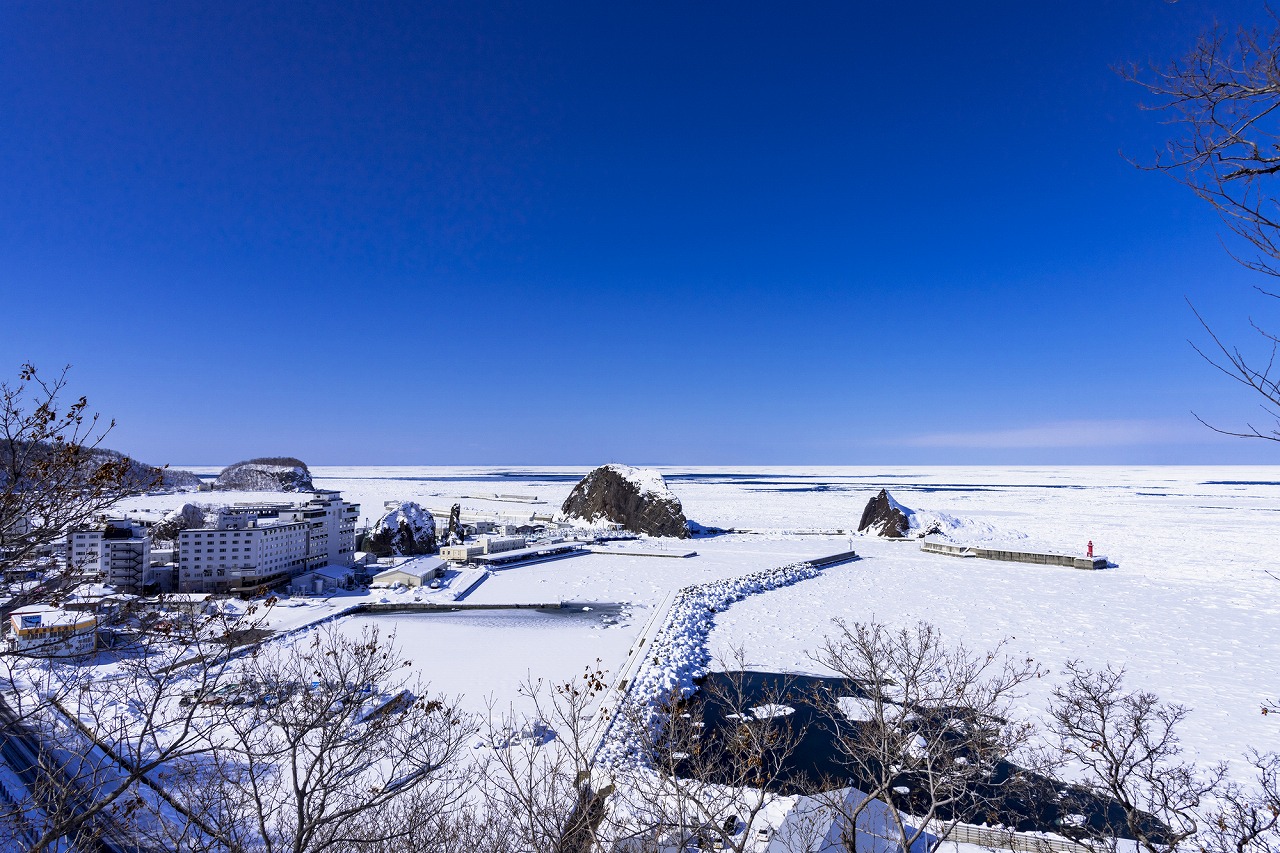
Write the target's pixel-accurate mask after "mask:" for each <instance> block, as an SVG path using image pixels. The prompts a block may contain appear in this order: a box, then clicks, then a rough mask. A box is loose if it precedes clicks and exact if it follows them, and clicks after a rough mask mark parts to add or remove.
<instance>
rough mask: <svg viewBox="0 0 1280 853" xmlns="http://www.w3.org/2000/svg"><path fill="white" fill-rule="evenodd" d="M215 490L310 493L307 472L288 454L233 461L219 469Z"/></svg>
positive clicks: (298, 461) (304, 467)
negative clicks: (231, 463) (220, 470)
mask: <svg viewBox="0 0 1280 853" xmlns="http://www.w3.org/2000/svg"><path fill="white" fill-rule="evenodd" d="M213 487H214V488H215V489H225V490H228V491H238V492H310V491H313V490H314V489H315V486H314V485H312V483H311V472H310V471H308V470H307V466H306V463H304V462H303V461H302V460H301V459H294V458H293V457H292V456H268V457H262V458H259V459H249V460H247V461H244V462H237V463H236V464H234V465H228V466H227V467H226V468H223V469H222V473H220V474H219V475H218V479H216V480H214V481H213Z"/></svg>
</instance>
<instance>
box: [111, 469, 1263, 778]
mask: <svg viewBox="0 0 1280 853" xmlns="http://www.w3.org/2000/svg"><path fill="white" fill-rule="evenodd" d="M197 470H199V471H201V472H205V471H209V472H214V473H216V469H197ZM588 470H589V469H588V468H586V467H583V468H519V469H516V468H506V469H493V468H485V469H482V468H370V467H365V468H322V467H317V468H313V469H312V474H313V476H314V479H315V484H316V486H317V487H318V488H327V489H339V490H341V491H342V492H343V494H344V496H345V497H346V498H347V499H348V500H354V501H358V502H360V503H361V504H362V522H363V523H367V522H369V521H372V520H374V519H376V518H377V517H378V516H379V515H380V514H381V511H382V506H383V502H384V501H385V500H414V501H417V502H419V503H421V504H422V505H423V506H426V507H430V508H441V507H445V508H447V507H448V506H449V505H450V504H452V503H454V502H460V503H462V505H463V507H464V509H467V510H473V511H476V512H493V513H497V514H501V515H503V516H505V517H508V518H511V519H519V518H524V519H527V518H529V517H530V515H532V514H534V513H537V514H540V515H545V514H550V513H554V512H555V511H557V510H558V509H559V505H560V503H561V502H562V501H563V500H564V498H565V497H566V496H567V495H568V493H569V491H570V490H571V489H572V487H573V485H574V484H575V483H576V482H577V480H578V478H580V477H581V476H582V475H584V474H585V473H586V472H587V471H588ZM659 470H660V472H661V473H662V474H663V476H664V477H665V479H666V483H667V485H668V486H669V487H670V488H671V490H672V491H673V492H674V493H675V494H676V495H677V496H678V497H679V498H680V499H681V501H682V502H683V504H684V510H685V513H686V515H687V516H688V517H689V518H690V519H692V520H695V521H697V522H699V523H701V524H703V525H714V526H717V527H722V528H736V529H738V530H749V531H752V532H750V533H733V534H729V535H724V536H717V537H712V538H706V539H697V540H693V541H691V542H680V543H674V542H672V541H669V540H668V541H658V540H651V541H646V542H641V543H632V544H631V545H630V546H629V547H628V550H634V546H635V545H636V544H638V545H641V546H643V547H652V548H654V549H655V550H656V549H666V550H673V549H681V550H685V549H688V550H696V551H697V552H698V556H696V557H691V558H687V559H671V558H660V557H635V556H617V555H604V554H592V555H588V556H580V557H573V558H569V559H563V560H555V561H551V562H547V563H540V564H536V565H531V566H525V567H521V566H514V567H511V568H506V569H501V570H499V571H496V572H494V573H493V574H492V575H491V576H490V577H489V578H487V579H486V580H485V581H484V583H482V584H481V585H480V586H478V587H477V588H476V589H475V590H474V591H473V592H472V593H471V594H470V595H469V596H467V599H466V600H467V602H469V603H520V602H552V601H576V602H605V603H618V604H625V605H627V607H626V608H624V610H623V611H622V612H621V614H620V615H619V617H618V618H617V621H616V622H615V623H613V624H607V623H605V622H604V621H603V620H602V619H596V618H594V617H593V616H591V614H590V612H588V614H587V616H586V617H581V616H574V617H568V616H548V615H545V614H537V613H520V612H516V613H510V612H504V613H496V612H495V613H489V614H475V613H465V614H454V615H449V616H440V615H438V614H423V615H417V614H414V615H395V616H391V615H379V616H361V617H347V618H348V619H350V620H351V623H352V627H353V628H355V627H357V626H358V623H359V620H377V621H379V622H380V624H382V625H384V626H386V625H394V627H395V628H396V630H397V634H398V638H399V640H400V642H401V644H402V645H403V646H404V647H405V649H406V651H407V652H408V653H409V655H410V656H411V657H412V658H413V659H414V660H415V662H417V663H419V665H420V666H422V668H423V670H424V672H425V673H426V675H427V676H428V677H429V678H430V679H431V681H432V683H433V686H434V687H435V688H436V689H438V690H441V691H443V692H446V693H450V694H457V693H465V694H467V696H468V701H467V704H468V705H470V706H473V707H474V706H475V705H476V704H477V703H478V702H480V701H481V699H480V697H483V696H486V695H489V694H492V695H494V696H495V697H496V698H497V699H498V700H499V702H500V703H502V702H505V701H506V700H507V699H509V698H511V697H512V695H513V693H514V689H515V686H516V684H517V683H518V682H519V681H520V680H521V679H523V678H524V677H525V676H526V675H527V674H528V675H532V676H534V677H535V678H536V677H539V676H542V677H547V678H553V679H562V678H564V677H568V676H571V675H573V674H576V673H580V672H582V670H583V669H584V667H586V666H587V665H590V664H592V663H593V662H594V661H595V659H596V658H597V657H598V658H600V659H601V660H602V661H603V662H604V666H605V667H606V668H607V669H609V670H612V671H616V670H617V669H618V668H619V667H620V666H621V665H622V663H623V660H624V659H625V657H626V654H627V652H628V650H629V648H630V644H631V642H632V641H633V640H634V638H635V636H636V634H637V633H638V632H639V630H640V626H641V625H642V624H643V623H644V621H645V620H646V619H647V618H648V615H649V612H650V610H649V608H651V607H653V606H654V605H655V604H656V603H657V602H658V601H660V600H661V599H662V598H663V597H664V596H665V595H666V594H667V593H668V592H670V591H673V590H675V589H679V588H682V587H685V586H688V585H690V584H694V583H702V582H705V581H708V580H715V579H719V578H731V577H737V576H740V575H745V574H747V573H749V572H753V571H758V570H761V569H766V568H771V567H775V566H781V565H784V564H787V563H791V562H795V561H797V560H802V559H804V558H807V557H813V556H819V555H824V554H830V553H833V552H836V551H842V550H845V549H846V548H848V546H849V538H848V531H849V529H850V528H851V527H852V526H854V525H856V523H857V519H858V518H859V516H860V515H861V512H862V509H863V507H864V506H865V504H866V502H867V500H868V499H869V498H871V497H872V496H873V495H874V494H875V493H876V492H877V491H878V490H879V489H880V488H882V487H884V488H887V489H889V491H890V492H891V494H892V495H893V496H894V497H895V498H896V499H897V500H898V501H900V502H901V503H902V504H904V505H905V506H907V507H909V508H911V509H914V510H916V511H917V512H918V513H919V514H920V516H921V518H929V517H932V518H937V519H940V520H942V521H944V522H945V524H944V528H945V529H947V530H949V531H950V533H951V536H952V537H953V538H954V539H956V540H957V541H961V542H968V543H979V542H983V543H997V542H1007V543H1016V544H1018V545H1019V546H1021V547H1028V548H1037V547H1043V548H1051V549H1053V550H1057V551H1070V552H1082V551H1083V549H1084V546H1085V543H1086V542H1087V541H1089V540H1092V541H1093V543H1094V545H1095V550H1096V552H1097V553H1100V554H1105V555H1106V556H1108V557H1109V558H1110V559H1111V560H1112V561H1113V562H1114V563H1116V564H1117V567H1116V568H1113V569H1109V570H1105V571H1099V572H1088V571H1079V570H1073V569H1066V568H1056V567H1041V566H1031V565H1022V564H1016V563H996V562H987V561H982V560H975V559H968V560H962V559H957V558H951V557H945V556H939V555H930V554H923V553H921V552H920V551H919V547H918V543H915V542H886V541H881V540H873V539H867V538H863V537H856V538H855V539H854V540H853V545H854V547H855V549H856V550H858V551H859V553H861V554H862V555H863V556H864V559H863V560H861V561H859V562H857V563H853V564H848V565H843V566H836V567H833V568H831V569H829V570H825V571H823V572H822V573H821V574H820V575H819V576H818V577H815V578H812V579H809V580H804V581H801V582H799V583H796V584H793V585H790V586H786V587H782V588H779V589H774V590H770V591H768V592H763V593H760V594H758V595H753V596H750V597H748V598H746V599H744V600H742V601H739V602H737V603H735V604H733V606H732V607H730V608H729V609H728V610H726V611H724V612H722V613H718V614H717V615H716V616H715V626H714V628H713V630H712V631H711V634H710V640H709V642H710V648H711V651H712V653H713V654H721V655H723V654H726V653H727V652H728V650H730V649H731V648H733V647H735V646H738V645H742V646H744V647H745V651H746V654H747V657H748V659H749V660H750V661H751V663H752V665H754V666H757V667H760V668H762V669H784V670H796V671H805V672H816V671H818V668H817V667H816V666H815V665H814V664H813V663H811V662H810V661H809V659H808V654H807V653H808V651H809V650H811V649H814V648H816V647H817V645H818V644H819V643H820V642H821V640H822V637H823V635H824V634H825V633H826V632H827V631H828V630H829V625H830V620H831V618H832V617H834V616H842V617H844V618H847V619H850V620H854V619H870V618H875V619H878V620H880V621H882V622H886V623H889V624H891V625H904V624H910V623H912V622H914V621H915V620H917V619H926V620H928V621H930V622H933V623H935V624H936V625H938V626H939V627H940V628H941V629H942V630H943V632H944V633H945V635H946V636H947V637H949V638H952V639H955V640H962V641H964V642H965V643H966V644H968V645H970V646H971V647H974V648H985V647H987V646H990V645H992V644H994V643H996V642H998V641H999V640H1001V639H1005V638H1008V639H1009V647H1008V648H1009V649H1010V651H1011V652H1012V653H1014V654H1025V655H1028V656H1030V657H1034V658H1035V659H1036V660H1037V661H1040V662H1041V663H1042V664H1043V665H1044V666H1045V667H1046V668H1048V669H1049V670H1051V671H1054V672H1056V671H1058V670H1060V669H1061V666H1062V664H1063V662H1065V661H1066V660H1068V659H1080V660H1083V661H1085V662H1087V663H1089V664H1091V665H1102V664H1104V663H1107V662H1111V663H1116V664H1123V665H1124V666H1126V668H1127V669H1128V671H1129V676H1130V682H1131V683H1132V684H1133V685H1134V686H1141V687H1144V688H1147V689H1150V690H1152V691H1154V692H1156V693H1158V694H1159V695H1160V696H1162V697H1163V698H1165V699H1168V700H1172V701H1177V702H1181V703H1183V704H1186V705H1188V706H1190V707H1191V708H1192V709H1193V710H1192V714H1191V716H1190V718H1189V720H1188V725H1187V728H1186V730H1185V732H1184V740H1185V742H1186V744H1187V745H1188V746H1189V747H1191V748H1192V749H1193V750H1194V751H1195V752H1196V753H1197V755H1198V756H1199V757H1200V758H1203V759H1206V760H1216V759H1220V758H1223V759H1230V758H1236V757H1238V756H1240V755H1241V754H1242V753H1243V751H1244V749H1245V747H1246V746H1249V745H1252V746H1256V747H1260V748H1271V749H1274V748H1280V719H1278V718H1277V717H1276V716H1270V717H1266V716H1263V715H1262V714H1260V712H1259V708H1260V705H1261V702H1262V701H1263V700H1264V699H1266V698H1268V697H1276V696H1278V695H1280V678H1277V672H1278V671H1280V666H1277V663H1276V662H1277V661H1278V660H1280V580H1277V579H1276V578H1275V577H1273V576H1272V574H1270V573H1274V574H1276V575H1280V544H1277V534H1280V515H1277V513H1280V468H1276V467H1269V468H1258V467H1253V468H1240V467H1231V468H1224V467H1217V468H1166V467H1150V468H1115V467H1107V468H1016V469H1015V468H928V469H907V468H901V469H900V468H875V469H854V468H747V469H717V468H661V469H659ZM494 494H503V495H511V494H518V495H522V496H536V497H537V498H538V500H539V501H541V503H525V502H513V501H510V500H508V501H502V500H496V499H481V498H463V497H462V496H464V495H494ZM264 497H270V496H269V495H264V494H262V493H257V494H245V495H240V494H231V493H213V494H200V495H172V496H161V497H156V496H148V497H142V498H137V499H134V500H132V501H130V502H129V504H128V505H127V506H126V507H122V509H128V508H135V509H136V508H147V509H150V510H152V511H154V512H163V511H165V510H167V509H171V508H173V507H174V506H178V505H180V504H181V503H182V502H184V501H187V500H193V499H194V500H198V501H211V502H212V501H226V500H261V499H263V498H264ZM279 497H280V498H281V499H288V500H292V499H297V496H296V495H280V496H279ZM836 531H840V532H839V533H837V532H836ZM339 605H340V602H339V601H336V600H335V601H334V602H331V603H328V604H323V603H317V604H313V605H308V606H307V607H306V608H297V609H296V610H298V611H303V610H312V609H315V610H317V611H318V610H320V609H322V608H331V612H333V611H336V610H337V609H339ZM283 616H284V614H283V613H282V614H281V623H282V624H280V625H278V626H275V627H279V628H284V627H290V625H286V624H284V623H286V622H287V623H293V624H301V623H303V622H306V621H310V619H309V618H304V616H303V614H302V613H296V614H292V613H291V614H290V615H289V617H288V618H287V619H286V618H283ZM1049 689H1050V684H1049V682H1048V681H1047V680H1046V681H1042V682H1040V683H1037V684H1036V685H1035V686H1034V689H1033V690H1031V691H1030V693H1029V695H1028V697H1027V699H1026V710H1027V711H1028V713H1037V712H1039V711H1040V710H1042V709H1043V707H1044V704H1045V702H1046V699H1047V695H1048V691H1049Z"/></svg>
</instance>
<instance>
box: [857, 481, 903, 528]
mask: <svg viewBox="0 0 1280 853" xmlns="http://www.w3.org/2000/svg"><path fill="white" fill-rule="evenodd" d="M910 515H911V510H909V509H907V508H906V507H904V506H903V505H902V504H900V503H898V502H897V501H895V500H894V499H893V498H892V497H891V496H890V495H889V493H888V492H887V491H885V490H884V489H881V490H880V494H878V495H876V496H875V497H874V498H872V499H871V500H869V501H867V508H866V509H864V510H863V511H862V520H861V521H859V522H858V532H859V533H871V534H873V535H875V536H884V537H886V538H888V539H902V538H903V537H905V536H906V535H907V534H908V533H909V532H910V530H911V519H910Z"/></svg>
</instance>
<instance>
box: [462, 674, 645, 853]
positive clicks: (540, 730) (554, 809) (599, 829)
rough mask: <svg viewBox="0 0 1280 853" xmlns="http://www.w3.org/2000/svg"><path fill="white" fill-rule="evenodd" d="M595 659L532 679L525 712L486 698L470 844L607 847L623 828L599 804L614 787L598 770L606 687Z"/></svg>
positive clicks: (528, 851)
mask: <svg viewBox="0 0 1280 853" xmlns="http://www.w3.org/2000/svg"><path fill="white" fill-rule="evenodd" d="M599 664H600V662H599V661H596V665H595V666H589V667H587V668H586V670H585V671H584V672H583V674H582V675H581V676H579V677H577V678H574V679H571V680H569V681H567V682H563V683H559V684H555V683H550V682H545V681H543V680H541V679H537V680H533V679H530V680H528V681H526V682H525V683H524V684H522V685H521V686H520V688H519V694H520V696H521V697H522V704H525V705H526V706H527V707H526V708H525V709H524V710H522V711H517V710H515V709H514V708H509V709H508V710H506V711H504V712H499V711H498V709H497V708H496V706H494V705H493V704H492V703H491V707H490V710H489V714H488V718H487V720H486V722H485V725H484V726H483V728H482V732H483V738H482V740H483V742H484V744H485V746H486V749H485V752H484V753H483V761H482V765H483V766H482V771H481V773H482V775H481V778H482V788H481V791H480V794H481V796H480V798H479V802H478V803H477V804H476V809H475V810H474V811H473V812H472V814H471V821H470V823H471V826H472V828H473V830H474V831H476V833H477V836H478V837H480V838H483V843H482V844H481V843H477V844H475V845H474V849H486V850H495V851H511V853H542V851H555V852H556V853H570V851H584V853H585V851H589V850H601V849H610V848H611V847H612V846H613V844H614V842H615V841H616V840H617V838H618V836H619V834H620V833H625V830H620V829H619V828H617V827H616V826H614V825H613V823H612V822H611V821H610V820H609V819H608V817H607V815H606V810H605V808H604V802H605V800H606V799H608V798H609V797H610V796H611V795H612V794H613V790H614V789H613V787H612V786H611V785H610V784H609V783H608V782H607V781H602V780H601V777H600V775H599V774H598V773H597V764H596V754H597V746H598V744H599V736H600V732H601V729H602V727H603V724H604V722H605V720H604V717H603V716H602V714H601V711H600V700H601V698H602V697H603V696H604V694H605V692H606V690H607V688H608V685H607V684H606V683H605V672H604V670H603V669H601V668H600V665H599Z"/></svg>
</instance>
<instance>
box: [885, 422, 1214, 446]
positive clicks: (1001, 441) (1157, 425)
mask: <svg viewBox="0 0 1280 853" xmlns="http://www.w3.org/2000/svg"><path fill="white" fill-rule="evenodd" d="M1203 438H1204V435H1203V431H1196V430H1195V429H1193V428H1192V427H1190V426H1188V425H1185V424H1180V423H1170V422H1168V421H1143V420H1111V421H1102V420H1094V421H1090V420H1081V421H1057V422H1053V423H1045V424H1038V425H1035V426H1028V427H1018V428H1016V429H998V430H984V431H979V432H939V433H930V434H928V435H917V436H911V437H908V438H904V439H902V440H900V441H896V442H894V443H895V444H900V445H905V446H908V447H966V448H973V447H984V448H1031V447H1034V448H1043V447H1132V446H1136V445H1151V444H1186V443H1193V442H1195V441H1196V440H1197V439H1201V440H1202V439H1203Z"/></svg>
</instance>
